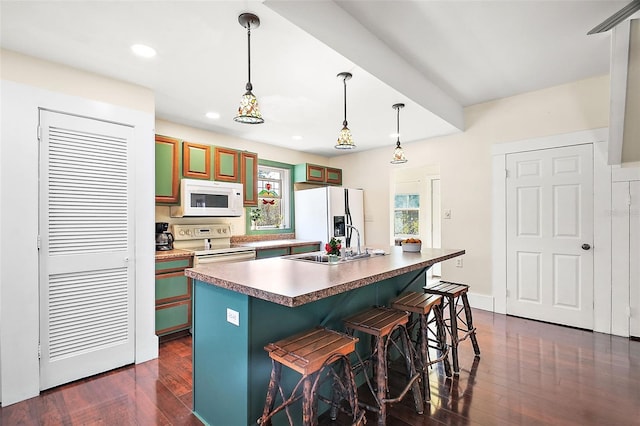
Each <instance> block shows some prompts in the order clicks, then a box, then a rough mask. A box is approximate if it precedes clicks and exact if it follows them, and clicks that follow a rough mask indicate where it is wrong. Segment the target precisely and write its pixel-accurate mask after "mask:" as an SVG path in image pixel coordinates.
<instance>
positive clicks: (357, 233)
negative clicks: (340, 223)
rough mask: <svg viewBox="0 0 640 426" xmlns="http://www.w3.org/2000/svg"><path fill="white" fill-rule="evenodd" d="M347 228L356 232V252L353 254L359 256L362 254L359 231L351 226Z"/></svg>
mask: <svg viewBox="0 0 640 426" xmlns="http://www.w3.org/2000/svg"><path fill="white" fill-rule="evenodd" d="M347 228H351V229H353V230H354V231H356V236H357V237H358V252H357V253H356V254H355V255H356V256H359V255H361V254H362V252H361V251H360V231H358V228H356V227H355V226H353V225H347Z"/></svg>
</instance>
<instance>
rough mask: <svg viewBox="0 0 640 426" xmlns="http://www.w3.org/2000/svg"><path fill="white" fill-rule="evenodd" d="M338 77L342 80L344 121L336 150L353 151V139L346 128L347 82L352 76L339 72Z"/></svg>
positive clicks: (348, 73)
mask: <svg viewBox="0 0 640 426" xmlns="http://www.w3.org/2000/svg"><path fill="white" fill-rule="evenodd" d="M338 77H340V78H342V82H343V84H344V121H343V122H342V130H340V134H339V135H338V143H336V146H335V148H336V149H354V148H355V147H356V146H355V145H354V144H353V137H352V136H351V130H349V128H348V127H347V80H349V79H350V78H351V77H352V75H351V73H350V72H341V73H340V74H338Z"/></svg>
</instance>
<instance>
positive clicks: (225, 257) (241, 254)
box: [171, 223, 256, 266]
mask: <svg viewBox="0 0 640 426" xmlns="http://www.w3.org/2000/svg"><path fill="white" fill-rule="evenodd" d="M171 228H172V231H173V236H174V239H175V240H174V243H173V247H174V248H176V249H182V250H192V251H193V252H194V258H193V264H194V266H195V265H202V264H205V263H215V262H242V261H246V260H253V259H255V258H256V251H255V249H254V248H252V247H231V225H229V224H225V223H215V224H204V225H177V224H176V225H171Z"/></svg>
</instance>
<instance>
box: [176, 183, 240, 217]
mask: <svg viewBox="0 0 640 426" xmlns="http://www.w3.org/2000/svg"><path fill="white" fill-rule="evenodd" d="M242 206H243V195H242V184H240V183H229V182H215V181H212V180H198V179H182V181H181V182H180V205H179V206H171V217H187V216H200V217H202V216H212V217H213V216H217V217H238V216H242Z"/></svg>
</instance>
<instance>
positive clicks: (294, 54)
mask: <svg viewBox="0 0 640 426" xmlns="http://www.w3.org/2000/svg"><path fill="white" fill-rule="evenodd" d="M627 3H628V0H622V1H616V0H604V1H603V0H586V1H580V0H545V1H543V0H539V1H520V0H502V1H486V0H476V1H444V0H443V1H427V0H406V1H403V0H397V1H384V0H376V1H354V0H350V1H342V0H335V1H303V0H292V1H280V0H265V1H255V0H245V1H95V0H90V1H42V2H39V1H7V0H2V1H0V16H1V21H0V24H1V33H0V36H1V45H2V48H5V49H9V50H13V51H17V52H20V53H24V54H27V55H31V56H35V57H39V58H43V59H46V60H49V61H53V62H57V63H62V64H66V65H69V66H71V67H74V68H78V69H82V70H86V71H90V72H94V73H97V74H101V75H105V76H108V77H112V78H115V79H118V80H123V81H126V82H130V83H134V84H138V85H141V86H144V87H147V88H150V89H152V90H153V92H154V94H155V102H156V117H158V118H160V119H165V120H169V121H173V122H177V123H182V124H185V125H189V126H194V127H198V128H203V129H208V130H211V131H214V132H218V133H223V134H228V135H232V136H236V137H239V138H245V139H249V140H254V141H258V142H263V143H267V144H272V145H277V146H281V147H286V148H291V149H296V150H300V151H305V152H309V153H313V154H319V155H324V156H333V155H340V154H344V153H345V151H339V150H336V149H334V148H333V145H334V144H335V142H336V138H337V135H338V132H339V130H340V128H341V125H342V120H343V118H344V117H343V114H344V110H343V86H342V85H343V82H342V80H341V79H339V78H337V77H336V75H337V74H338V73H339V72H342V71H349V72H351V73H352V74H353V78H352V79H351V80H349V81H348V82H347V120H348V122H349V128H350V129H351V131H352V133H353V137H354V142H355V144H356V145H357V150H367V149H373V148H378V147H381V146H387V145H388V146H389V151H390V155H391V152H392V148H393V146H394V144H395V136H393V134H394V133H395V132H396V112H395V110H393V109H392V108H391V106H392V105H393V104H395V103H398V102H402V103H404V104H406V107H405V108H404V109H402V110H401V112H400V134H401V140H402V142H403V144H406V143H410V142H412V141H417V140H424V139H428V138H432V137H435V136H439V135H445V134H450V133H454V132H459V131H461V130H464V121H463V107H465V106H468V105H473V104H477V103H481V102H486V101H490V100H493V99H498V98H503V97H507V96H512V95H515V94H518V93H523V92H527V91H531V90H537V89H541V88H545V87H550V86H553V85H558V84H563V83H567V82H571V81H575V80H579V79H583V78H588V77H592V76H597V75H603V74H607V73H608V72H609V45H610V34H609V33H603V34H595V35H590V36H587V35H586V34H587V31H589V30H590V29H591V28H593V27H594V26H595V25H596V24H598V23H600V22H601V21H603V20H604V19H605V18H607V17H609V16H610V15H611V14H613V13H614V12H616V11H617V10H619V9H620V8H622V7H623V6H624V5H625V4H627ZM247 11H250V12H253V13H255V14H257V15H258V16H259V17H260V20H261V25H260V27H259V28H257V29H255V30H252V32H251V68H252V69H251V81H252V83H253V87H254V90H253V92H254V93H255V94H256V96H257V97H258V101H259V104H260V108H261V110H262V114H263V117H264V119H265V123H264V124H259V125H247V124H240V123H236V122H234V121H233V116H234V114H235V111H236V110H237V107H238V103H239V100H240V97H241V95H242V94H243V93H244V87H245V84H246V80H247V36H246V30H245V29H244V28H243V27H241V26H240V24H239V23H238V15H239V14H240V13H242V12H247ZM134 43H143V44H146V45H149V46H151V47H153V48H155V49H156V50H157V52H158V54H157V56H156V57H154V58H151V59H143V58H139V57H136V56H134V55H133V54H132V53H131V51H130V50H129V46H130V45H132V44H134ZM209 111H213V112H217V113H219V114H220V118H219V119H217V120H212V119H209V118H206V117H205V113H207V112H209ZM194 142H197V141H194ZM240 148H241V147H240ZM347 152H349V151H347Z"/></svg>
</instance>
